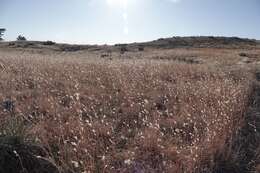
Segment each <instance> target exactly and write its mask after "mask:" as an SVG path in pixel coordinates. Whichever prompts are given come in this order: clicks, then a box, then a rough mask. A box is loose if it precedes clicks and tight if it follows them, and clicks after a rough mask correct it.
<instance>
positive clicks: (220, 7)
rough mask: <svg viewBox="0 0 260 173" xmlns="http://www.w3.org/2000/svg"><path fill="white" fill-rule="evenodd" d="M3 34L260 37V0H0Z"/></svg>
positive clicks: (85, 38) (76, 38)
mask: <svg viewBox="0 0 260 173" xmlns="http://www.w3.org/2000/svg"><path fill="white" fill-rule="evenodd" d="M1 27H4V28H6V29H7V32H6V33H5V36H4V38H5V39H6V40H15V38H16V37H17V36H18V35H19V34H22V35H24V36H25V37H27V38H28V39H30V40H54V41H56V42H68V43H85V44H105V43H107V44H112V43H120V42H121V43H122V42H140V41H148V40H154V39H158V38H161V37H172V36H199V35H214V36H238V37H247V38H255V39H260V0H0V28H1Z"/></svg>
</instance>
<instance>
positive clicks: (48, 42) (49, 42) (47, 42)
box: [43, 41, 56, 46]
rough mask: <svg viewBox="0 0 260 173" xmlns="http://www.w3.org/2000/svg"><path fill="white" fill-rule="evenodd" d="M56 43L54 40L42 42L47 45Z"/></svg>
mask: <svg viewBox="0 0 260 173" xmlns="http://www.w3.org/2000/svg"><path fill="white" fill-rule="evenodd" d="M54 44H56V43H55V42H53V41H46V42H43V45H48V46H51V45H54Z"/></svg>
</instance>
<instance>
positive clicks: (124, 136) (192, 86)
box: [0, 38, 260, 173]
mask: <svg viewBox="0 0 260 173" xmlns="http://www.w3.org/2000/svg"><path fill="white" fill-rule="evenodd" d="M185 39H186V38H185ZM192 39H193V38H192ZM211 39H213V38H211ZM240 41H241V40H240ZM248 42H249V44H250V47H248V46H245V47H242V46H241V45H240V48H239V49H238V48H219V47H213V48H212V47H211V48H206V47H204V48H196V46H195V47H194V48H190V49H187V48H185V47H181V48H174V49H168V48H167V49H158V48H155V47H149V46H148V45H149V44H146V46H145V47H144V50H136V49H134V48H133V47H131V45H127V46H128V47H129V49H128V50H127V51H125V52H124V53H122V51H121V50H120V49H118V45H117V46H111V47H110V46H101V47H99V46H93V47H91V46H89V47H90V48H88V49H85V48H86V47H84V49H82V50H78V51H76V52H75V51H73V52H71V51H68V50H65V51H57V50H56V49H57V47H58V46H60V45H56V46H57V47H56V48H54V47H52V46H55V45H50V47H52V49H50V47H48V48H46V47H45V48H44V49H43V50H41V51H39V50H38V48H39V47H37V48H35V47H30V46H33V45H34V46H35V45H37V44H39V43H37V44H36V43H33V44H32V45H30V46H29V47H27V48H24V47H19V46H18V47H16V45H17V44H25V43H26V42H24V43H21V42H20V43H15V44H14V45H10V44H9V43H8V44H7V43H2V48H1V49H0V91H1V92H0V103H1V109H0V115H1V116H0V119H1V121H0V122H1V123H0V153H1V155H2V156H0V167H1V168H0V172H6V170H9V172H12V171H13V172H17V169H20V170H23V171H24V172H26V171H27V172H41V171H42V172H44V170H45V171H46V169H47V171H48V172H66V173H67V172H68V173H69V172H79V173H83V172H84V173H86V172H136V173H140V172H170V173H171V172H177V173H183V172H187V173H193V172H194V173H202V172H205V173H212V172H215V173H219V172H221V173H222V172H223V173H228V172H235V173H240V172H257V171H258V172H259V171H260V152H259V151H260V148H259V144H260V138H259V134H260V133H259V132H260V124H259V122H260V117H259V111H260V110H259V106H260V95H259V93H260V87H259V81H258V80H260V75H259V74H260V72H259V71H258V69H259V68H258V67H259V62H260V54H259V49H258V48H257V47H255V45H253V46H252V45H251V43H252V42H251V41H250V40H249V41H248ZM27 43H28V42H27ZM236 43H237V42H236ZM189 44H191V46H193V43H189ZM203 44H204V43H203ZM214 44H219V43H218V42H216V43H214ZM232 44H233V43H232ZM243 44H245V43H244V42H243ZM67 46H69V45H67ZM121 46H122V45H120V46H119V47H121ZM124 46H125V45H124ZM93 49H94V50H93ZM9 150H10V152H9ZM4 163H10V164H4ZM14 167H15V168H17V169H14Z"/></svg>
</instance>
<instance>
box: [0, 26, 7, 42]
mask: <svg viewBox="0 0 260 173" xmlns="http://www.w3.org/2000/svg"><path fill="white" fill-rule="evenodd" d="M5 31H6V29H5V28H0V41H1V40H3V38H2V36H3V35H4V32H5Z"/></svg>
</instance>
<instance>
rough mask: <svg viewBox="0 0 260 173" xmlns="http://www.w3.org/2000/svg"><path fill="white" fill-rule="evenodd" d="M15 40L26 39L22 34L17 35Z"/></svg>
mask: <svg viewBox="0 0 260 173" xmlns="http://www.w3.org/2000/svg"><path fill="white" fill-rule="evenodd" d="M16 40H17V41H26V40H27V39H26V38H25V37H24V36H22V35H19V36H18V37H17V39H16Z"/></svg>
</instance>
